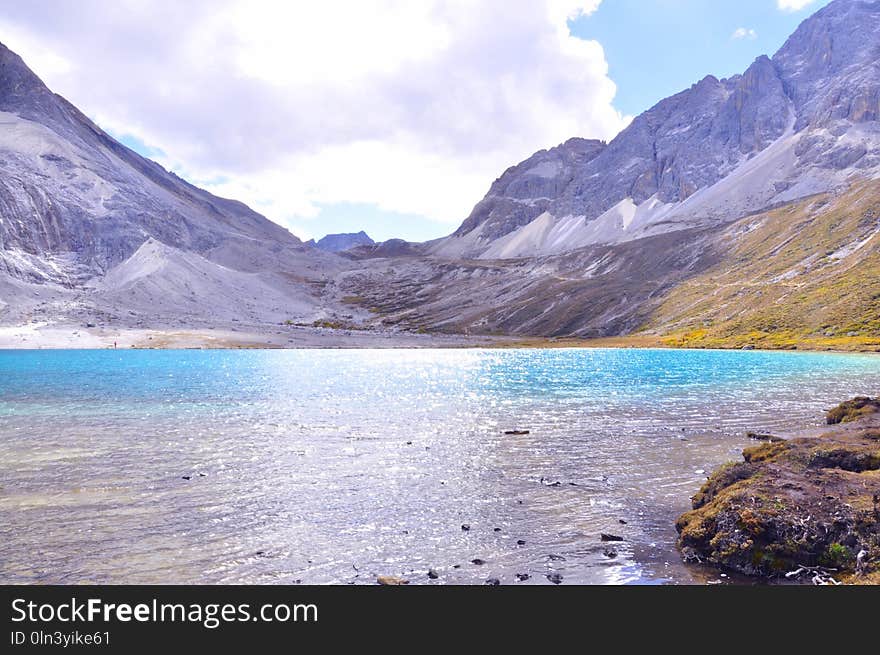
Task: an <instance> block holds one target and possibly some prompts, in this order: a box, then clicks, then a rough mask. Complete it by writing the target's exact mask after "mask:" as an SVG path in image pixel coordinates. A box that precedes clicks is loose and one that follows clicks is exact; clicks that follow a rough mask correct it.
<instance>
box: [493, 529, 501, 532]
mask: <svg viewBox="0 0 880 655" xmlns="http://www.w3.org/2000/svg"><path fill="white" fill-rule="evenodd" d="M492 532H501V528H493V529H492Z"/></svg>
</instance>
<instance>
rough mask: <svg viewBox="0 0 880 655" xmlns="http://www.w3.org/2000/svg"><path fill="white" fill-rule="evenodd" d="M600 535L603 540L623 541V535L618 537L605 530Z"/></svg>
mask: <svg viewBox="0 0 880 655" xmlns="http://www.w3.org/2000/svg"><path fill="white" fill-rule="evenodd" d="M599 536H600V538H601V539H602V541H623V537H618V536H617V535H616V534H607V533H605V532H603V533H601V534H600V535H599Z"/></svg>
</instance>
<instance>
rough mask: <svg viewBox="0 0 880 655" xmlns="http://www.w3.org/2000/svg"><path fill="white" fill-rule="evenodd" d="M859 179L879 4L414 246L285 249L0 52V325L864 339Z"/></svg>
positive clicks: (254, 219)
mask: <svg viewBox="0 0 880 655" xmlns="http://www.w3.org/2000/svg"><path fill="white" fill-rule="evenodd" d="M878 179H880V1H878V0H834V1H833V2H831V3H830V4H828V5H827V6H826V7H824V8H823V9H821V10H819V11H818V12H817V13H815V14H814V15H813V16H811V17H810V18H808V19H807V20H806V21H804V22H803V23H802V24H801V25H800V27H798V29H797V30H796V31H795V33H794V34H792V36H791V37H790V38H789V39H788V40H787V41H786V43H785V44H784V45H783V46H782V48H781V49H780V50H779V51H778V52H777V53H776V54H775V55H773V57H766V56H762V57H759V58H758V59H756V60H755V62H754V63H753V64H752V65H751V66H750V67H749V68H748V69H747V70H746V71H745V72H744V73H743V74H742V75H736V76H734V77H731V78H728V79H717V78H715V77H712V76H708V77H706V78H704V79H702V80H700V81H699V82H698V83H696V84H694V85H693V86H692V87H691V88H689V89H686V90H684V91H682V92H681V93H679V94H677V95H674V96H672V97H670V98H666V99H664V100H662V101H661V102H659V103H657V104H656V105H655V106H654V107H652V108H651V109H649V110H648V111H646V112H645V113H643V114H641V115H640V116H638V117H636V118H635V119H634V120H633V121H632V123H631V124H630V125H629V126H628V127H627V128H626V129H625V130H623V131H622V132H621V133H620V134H619V135H618V136H617V137H616V138H615V139H613V140H612V141H610V142H609V143H604V142H601V141H595V140H588V139H582V138H572V139H569V140H568V141H566V142H565V143H563V144H560V145H558V146H556V147H553V148H550V149H547V150H542V151H540V152H537V153H535V154H534V155H532V156H531V157H529V158H528V159H527V160H525V161H524V162H521V163H519V164H517V165H515V166H513V167H511V168H509V169H508V170H507V171H505V172H504V173H503V174H502V175H501V176H500V177H499V178H498V179H497V180H496V181H495V182H494V183H493V184H492V186H491V188H490V189H489V192H488V194H487V195H486V196H485V198H483V199H482V200H481V201H480V202H479V203H477V205H476V206H475V207H474V209H473V211H472V212H471V214H470V216H468V217H467V218H466V219H465V220H464V221H463V223H462V224H461V226H460V227H459V228H458V230H456V231H455V232H454V233H453V234H451V235H449V236H447V237H444V238H442V239H438V240H435V241H432V242H427V243H422V244H412V243H407V242H404V241H400V240H391V241H388V242H384V243H378V244H376V243H373V242H372V240H371V239H369V237H367V235H366V234H364V233H360V234H357V235H330V236H328V237H326V238H325V239H322V240H321V241H319V242H317V243H313V242H310V243H308V244H304V243H302V242H301V241H300V240H299V239H297V238H296V237H294V236H293V235H292V234H290V233H289V232H288V231H287V230H285V229H283V228H281V227H280V226H278V225H276V224H275V223H273V222H271V221H269V220H268V219H266V218H265V217H263V216H261V215H259V214H257V213H256V212H254V211H252V210H251V209H249V208H248V207H246V206H245V205H243V204H241V203H239V202H236V201H233V200H226V199H222V198H218V197H216V196H213V195H211V194H210V193H208V192H206V191H204V190H201V189H198V188H196V187H194V186H193V185H191V184H189V183H187V182H186V181H184V180H182V179H180V178H179V177H177V176H175V175H174V174H173V173H170V172H168V171H166V170H164V169H163V168H162V167H161V166H159V165H158V164H156V163H154V162H152V161H149V160H147V159H145V158H143V157H141V156H139V155H138V154H136V153H134V152H133V151H131V150H129V149H128V148H126V147H125V146H123V145H122V144H120V143H118V142H117V141H115V140H114V139H113V138H112V137H110V136H109V135H108V134H106V133H105V132H104V131H102V130H101V129H100V128H99V127H98V126H97V125H95V124H94V123H93V122H92V121H90V120H89V119H88V118H87V117H85V116H84V115H83V114H82V113H81V112H79V111H78V110H77V109H76V108H75V107H73V106H72V105H71V104H70V103H69V102H67V101H66V100H65V99H63V98H61V97H60V96H58V95H55V94H53V93H52V92H51V91H49V90H48V89H47V88H46V86H45V85H44V84H43V83H42V82H41V81H40V80H39V79H38V78H37V77H36V76H35V75H34V74H33V73H32V72H31V71H30V70H29V69H28V68H27V66H26V65H25V63H24V62H23V61H22V60H21V59H20V58H19V57H18V56H17V55H15V54H14V53H12V52H11V51H9V50H8V49H6V48H5V47H3V46H0V324H5V325H19V324H23V323H28V322H40V323H41V324H47V325H67V324H69V325H85V326H89V325H92V326H96V327H99V326H107V325H112V326H115V327H118V328H136V327H137V328H151V329H159V328H163V329H168V328H169V327H176V328H205V329H208V328H210V329H216V328H229V329H235V330H247V331H252V332H256V333H259V332H263V331H269V330H273V331H275V330H277V328H278V326H279V325H288V326H289V325H299V326H315V325H318V326H324V327H325V328H327V331H328V333H329V334H331V337H332V333H333V332H335V331H338V330H339V329H340V328H344V329H357V330H369V329H373V330H375V329H385V330H388V329H392V330H403V331H410V332H421V333H434V334H439V333H454V334H465V333H467V334H487V335H498V336H516V337H526V336H541V337H610V336H619V335H631V334H640V335H643V336H645V335H647V336H651V337H654V338H656V339H658V340H661V341H663V342H665V343H669V344H670V345H688V346H705V345H716V346H749V345H752V346H769V347H795V346H797V345H798V344H801V343H807V344H810V345H813V346H816V347H820V346H821V345H822V344H824V343H827V342H829V340H832V341H834V340H836V341H835V344H836V345H839V344H840V343H843V342H844V341H845V340H849V341H850V342H853V343H855V344H856V345H860V346H865V345H874V344H876V345H880V313H878V310H880V305H878V298H880V288H878V287H877V285H878V283H877V282H876V280H878V279H880V277H878V276H877V275H876V273H877V272H880V271H878V268H877V267H878V263H877V261H876V260H877V253H878V249H877V242H876V239H877V236H876V234H877V232H878V231H880V202H878V198H880V182H878Z"/></svg>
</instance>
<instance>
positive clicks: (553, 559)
mask: <svg viewBox="0 0 880 655" xmlns="http://www.w3.org/2000/svg"><path fill="white" fill-rule="evenodd" d="M547 559H549V560H550V561H551V562H564V561H565V558H564V557H563V556H562V555H552V554H551V555H547Z"/></svg>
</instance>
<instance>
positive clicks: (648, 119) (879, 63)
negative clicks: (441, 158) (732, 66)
mask: <svg viewBox="0 0 880 655" xmlns="http://www.w3.org/2000/svg"><path fill="white" fill-rule="evenodd" d="M878 89H880V2H878V1H877V0H837V1H836V2H833V3H831V4H830V5H828V6H827V7H826V8H824V9H822V10H821V11H819V12H818V13H816V14H815V15H814V16H812V17H811V18H810V19H808V20H807V21H805V22H804V23H803V24H802V25H801V27H800V28H799V29H798V30H797V31H796V32H795V33H794V34H793V35H792V36H791V38H790V39H789V40H788V41H787V42H786V44H785V45H784V46H783V47H782V48H781V49H780V51H779V52H778V53H777V54H776V55H775V56H774V57H773V58H772V59H770V58H768V57H760V58H758V59H757V60H756V61H755V62H754V63H753V64H752V65H751V66H750V67H749V69H748V70H747V71H746V72H745V73H744V74H742V75H738V76H735V77H732V78H730V79H726V80H718V79H716V78H714V77H711V76H710V77H706V78H705V79H703V80H701V81H700V82H699V83H697V84H695V85H694V86H693V87H691V88H690V89H688V90H686V91H683V92H682V93H679V94H678V95H675V96H673V97H671V98H667V99H665V100H663V101H661V102H660V103H658V104H657V105H656V106H654V107H653V108H651V109H650V110H648V111H647V112H645V113H644V114H642V115H640V116H639V117H637V118H636V119H635V120H634V121H633V122H632V124H631V125H630V126H629V127H627V128H626V129H625V130H624V131H623V132H621V134H620V135H618V137H617V138H615V139H614V140H613V141H612V142H611V143H609V144H608V145H607V146H603V145H602V144H599V143H597V142H588V141H583V140H579V139H574V140H571V141H568V142H566V143H564V144H562V145H561V146H559V147H557V148H554V149H552V150H549V151H542V152H540V153H537V154H536V155H534V156H533V157H531V158H530V159H528V160H526V161H525V162H523V163H522V164H520V165H518V166H515V167H513V168H511V169H509V170H508V171H507V172H506V173H505V174H504V175H503V176H502V177H501V178H499V180H498V181H496V182H495V184H493V186H492V188H491V189H490V191H489V194H488V195H487V196H486V198H485V199H484V200H482V201H481V202H480V203H479V204H478V205H477V206H476V208H475V209H474V211H473V213H472V214H471V216H470V217H468V219H467V220H466V221H465V222H464V223H463V225H462V226H461V228H460V229H459V230H458V231H456V232H455V234H454V235H452V236H451V237H449V238H447V239H444V240H441V241H440V242H438V243H437V244H434V245H433V252H434V253H436V254H438V255H441V256H452V257H457V256H480V257H482V258H509V257H524V256H531V255H546V254H554V253H559V252H565V251H568V250H572V249H576V248H580V247H584V246H587V245H593V244H599V243H620V242H623V241H628V240H632V239H635V238H640V237H644V236H649V235H652V234H659V233H663V232H669V231H674V230H681V229H689V228H695V227H707V226H712V225H717V224H720V223H724V222H728V221H731V220H735V219H737V218H739V217H741V216H743V215H745V214H747V213H749V212H753V211H757V210H760V209H763V208H766V207H768V206H771V205H774V204H777V203H783V202H790V201H792V200H796V199H798V198H801V197H804V196H808V195H811V194H813V193H818V192H823V191H827V190H829V189H834V188H837V187H840V186H842V185H844V184H846V183H847V182H849V181H850V180H851V179H852V178H853V177H855V176H862V177H876V176H878V175H880V126H878V116H880V90H878Z"/></svg>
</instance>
